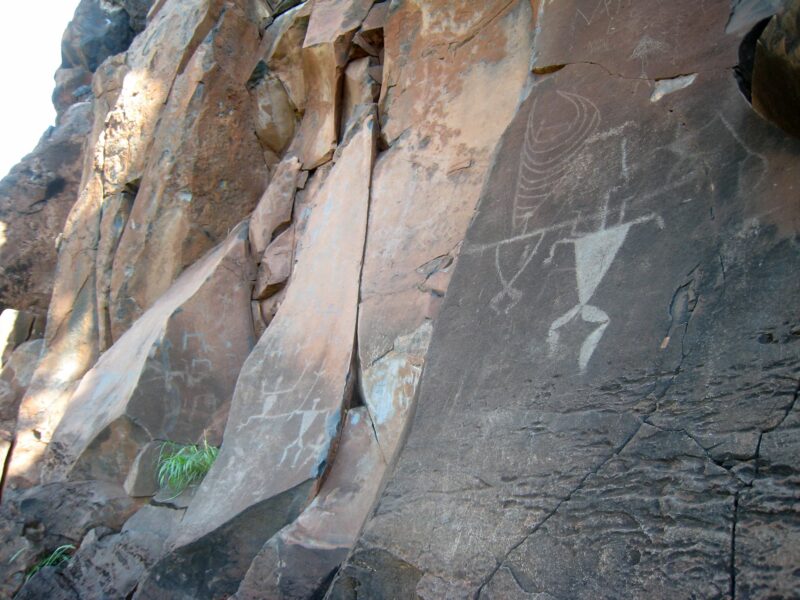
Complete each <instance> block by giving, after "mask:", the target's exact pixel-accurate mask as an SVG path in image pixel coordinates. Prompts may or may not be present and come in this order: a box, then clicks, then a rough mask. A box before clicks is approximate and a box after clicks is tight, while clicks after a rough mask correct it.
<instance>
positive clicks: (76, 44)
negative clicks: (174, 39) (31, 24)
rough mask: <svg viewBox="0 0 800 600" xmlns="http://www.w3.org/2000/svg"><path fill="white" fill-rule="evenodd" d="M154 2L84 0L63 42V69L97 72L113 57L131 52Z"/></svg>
mask: <svg viewBox="0 0 800 600" xmlns="http://www.w3.org/2000/svg"><path fill="white" fill-rule="evenodd" d="M152 4H153V0H110V1H109V0H81V3H80V4H79V5H78V8H77V9H76V10H75V16H74V17H73V19H72V21H71V22H70V24H69V25H68V26H67V30H66V31H65V32H64V37H63V38H62V40H61V59H62V60H61V62H62V65H61V66H62V67H64V68H70V67H83V68H85V69H87V70H89V71H92V72H94V70H95V69H97V67H98V66H100V63H101V62H103V61H104V60H105V59H106V58H108V57H109V56H111V55H113V54H118V53H120V52H124V51H125V50H127V49H128V46H130V44H131V42H132V41H133V38H134V36H135V35H136V34H137V33H139V32H140V31H142V30H143V29H144V26H145V18H146V17H147V11H148V10H149V9H150V6H151V5H152Z"/></svg>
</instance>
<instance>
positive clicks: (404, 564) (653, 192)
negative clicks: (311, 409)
mask: <svg viewBox="0 0 800 600" xmlns="http://www.w3.org/2000/svg"><path fill="white" fill-rule="evenodd" d="M594 4H595V3H583V2H579V1H577V0H576V1H574V2H572V1H570V2H562V3H549V4H546V5H543V8H542V15H541V17H540V19H541V20H540V22H539V26H540V27H541V31H542V35H541V36H540V37H538V38H537V41H536V51H537V56H538V57H556V58H555V59H554V60H553V61H552V62H550V60H547V61H545V62H542V63H538V64H542V65H554V64H561V65H564V64H567V66H564V67H563V68H561V69H558V70H555V71H552V72H551V73H542V74H538V75H535V76H534V78H533V81H535V85H532V86H530V87H529V88H528V89H529V92H528V94H527V98H526V99H525V101H524V102H523V103H522V105H521V106H520V108H519V110H518V112H517V115H516V116H515V117H514V119H513V121H512V122H511V124H510V126H509V127H508V129H507V131H506V133H505V134H504V136H503V138H502V140H501V142H500V145H499V147H498V148H497V151H496V154H495V156H496V158H495V161H494V164H493V166H492V169H491V172H490V175H489V178H488V180H487V182H486V185H485V187H484V189H483V191H482V193H481V201H480V204H479V205H478V208H477V212H476V216H475V218H474V220H473V222H472V223H471V225H470V228H469V231H468V233H467V238H466V241H465V242H464V245H463V248H462V249H461V252H460V255H459V258H458V261H457V263H456V264H455V269H454V272H453V275H452V277H453V278H452V282H451V283H450V285H449V288H448V293H447V296H446V297H445V299H444V304H443V306H442V308H441V311H440V313H439V317H438V320H437V323H436V329H435V333H434V335H433V338H432V341H431V346H430V350H429V352H428V358H427V360H426V365H425V373H424V375H423V378H422V383H421V387H420V390H419V401H418V404H417V409H416V414H415V416H414V422H413V426H412V428H411V431H410V433H409V436H408V440H407V442H406V445H405V447H404V449H403V451H402V454H401V455H400V457H399V460H398V463H397V466H396V468H395V470H394V473H393V475H392V477H391V480H390V481H389V483H388V484H387V487H386V490H385V492H384V493H383V495H382V497H381V500H380V502H379V504H378V507H377V509H376V511H375V514H374V516H373V517H372V518H371V519H370V521H368V522H367V524H366V526H365V529H364V532H363V533H362V535H361V538H360V540H359V542H358V544H357V545H356V547H355V549H354V551H353V553H352V554H351V556H350V558H348V560H347V562H346V563H345V565H344V566H343V568H342V570H341V571H340V573H339V576H338V578H337V580H336V582H335V583H334V588H333V590H332V591H331V592H330V594H329V597H330V598H354V597H359V598H360V597H365V598H366V597H422V598H445V597H447V598H462V597H464V598H467V597H470V598H493V597H503V598H528V597H570V598H595V597H674V596H678V597H680V596H691V595H700V596H703V597H719V596H730V597H733V596H734V595H738V594H737V591H741V590H745V589H747V590H753V593H754V595H755V594H756V591H758V594H760V595H765V596H766V595H767V594H768V593H770V592H772V593H774V594H776V595H780V594H781V593H786V590H788V589H790V588H791V586H796V585H797V582H796V575H795V574H790V568H789V567H788V563H789V562H791V559H792V556H793V554H792V552H791V550H789V549H790V548H793V547H795V546H796V545H797V543H796V540H797V531H796V527H795V524H796V514H795V510H794V508H793V505H792V504H791V502H790V501H789V495H790V494H791V492H789V490H790V489H794V488H793V487H792V486H793V485H794V486H796V483H793V482H794V481H795V480H794V474H793V471H792V470H791V469H790V470H786V469H784V468H783V467H782V466H781V465H783V464H784V463H785V461H786V459H785V458H783V457H780V456H778V455H776V454H775V453H774V452H773V451H772V450H770V451H769V454H768V455H765V456H768V458H766V459H765V461H766V462H767V463H768V464H770V465H771V464H774V465H775V466H774V467H769V469H768V470H767V471H765V472H764V473H763V475H762V468H763V466H764V463H760V462H759V456H760V455H761V450H760V448H766V447H765V446H764V443H765V441H766V440H768V439H773V440H774V439H776V438H777V437H778V432H779V431H780V432H781V434H780V435H783V436H787V438H786V439H790V438H791V435H793V431H794V430H793V429H792V428H790V427H789V422H788V421H789V418H788V417H787V415H788V414H789V413H790V412H791V411H792V410H793V407H794V399H795V398H796V389H797V388H796V385H797V373H798V367H800V362H799V361H800V355H798V353H797V351H796V348H795V345H796V341H797V339H798V338H797V336H796V335H795V333H792V332H796V331H797V330H798V327H800V323H798V321H797V314H796V311H794V312H793V309H792V308H791V307H789V306H787V305H786V303H785V298H790V297H795V296H796V295H797V294H798V293H799V292H800V288H798V281H797V278H796V277H794V276H793V274H794V273H796V271H797V265H798V264H800V253H799V252H798V249H797V246H796V244H795V243H794V241H793V240H795V239H796V236H797V232H798V230H800V212H798V206H797V203H796V202H793V201H792V200H790V197H789V195H787V194H786V193H785V190H786V189H789V188H790V187H791V186H792V185H793V183H792V180H791V176H790V175H789V172H790V171H791V167H790V165H792V164H794V163H795V162H796V161H797V159H798V157H800V145H798V144H797V143H795V142H793V141H792V140H791V139H789V138H788V137H787V136H785V135H783V134H782V133H781V132H779V131H778V130H776V129H775V128H773V127H771V126H769V125H768V124H766V123H764V122H762V121H761V120H760V119H759V118H758V116H757V115H756V114H755V113H754V112H753V111H752V109H751V108H750V106H749V105H748V104H747V103H746V101H745V100H744V98H743V97H742V96H741V94H740V93H739V90H738V89H737V84H736V82H735V80H734V78H733V77H732V75H731V72H730V70H729V69H728V68H727V67H724V65H721V60H723V59H724V56H725V52H727V50H726V49H728V48H734V49H735V48H736V47H737V45H738V42H739V41H740V39H741V38H740V37H739V38H738V39H732V38H736V36H732V35H730V34H725V33H723V32H724V29H725V23H726V20H727V18H728V16H729V15H728V7H727V5H726V6H725V7H723V6H722V5H719V6H717V7H715V8H712V7H709V11H707V12H706V13H704V14H703V15H700V16H699V17H698V18H699V19H700V17H702V19H706V20H707V22H706V25H705V27H704V29H703V31H704V32H705V33H703V34H697V36H696V38H694V39H693V40H692V43H691V44H689V43H688V41H686V40H685V38H684V36H686V35H688V33H687V32H686V31H685V30H684V29H681V28H678V29H675V28H674V20H675V13H674V10H676V7H675V6H673V5H670V7H669V10H666V9H665V7H664V6H661V5H660V4H659V3H658V2H655V1H654V2H640V3H634V4H629V5H623V4H620V5H614V6H613V7H609V11H610V12H609V14H606V13H605V11H603V12H602V14H601V11H599V10H598V11H596V12H595V13H594V14H593V19H588V18H587V19H585V20H584V19H580V15H578V16H577V17H576V15H577V14H578V9H583V8H586V7H589V6H593V5H594ZM687 7H688V4H687ZM586 16H587V17H589V16H592V15H589V14H588V13H587V14H586ZM579 19H580V20H579ZM702 19H700V20H702ZM390 20H391V17H390ZM587 21H589V22H587ZM642 23H647V24H648V28H647V33H646V35H647V36H654V35H656V33H658V32H663V36H664V37H663V39H661V41H662V43H663V44H664V45H663V48H662V49H660V50H659V49H654V50H653V52H654V54H653V55H652V56H651V57H649V59H648V61H647V65H646V66H645V69H646V70H645V73H646V76H648V77H654V76H661V75H665V76H667V75H670V76H674V77H678V76H683V75H685V74H686V73H687V72H691V71H695V70H696V71H697V76H696V78H694V79H693V80H692V81H691V82H688V83H687V82H685V81H684V82H683V83H684V84H685V85H680V86H674V87H672V88H671V89H670V90H669V91H670V93H666V94H662V95H660V96H659V97H657V98H656V97H654V94H653V92H654V91H655V90H656V89H657V82H655V81H647V80H644V79H627V78H626V77H618V76H615V75H611V74H610V73H614V74H616V73H620V74H623V75H626V76H627V74H628V73H634V71H632V70H630V71H629V69H633V68H634V65H633V64H632V61H630V60H629V58H628V57H629V56H630V53H631V50H630V49H631V48H636V47H638V45H639V44H640V43H641V40H642V39H643V36H645V34H644V33H642V31H643V30H642V27H641V25H642ZM692 27H693V28H694V27H695V25H692ZM565 30H569V31H572V32H573V35H570V36H569V37H568V38H567V39H564V37H563V35H561V34H560V32H563V31H565ZM609 30H618V31H619V33H618V34H615V36H614V38H613V39H614V40H615V43H614V44H613V45H611V44H609V45H608V46H607V47H606V48H605V49H604V47H603V46H602V43H603V41H604V40H607V39H608V38H607V31H609ZM708 32H715V33H714V34H713V35H712V34H709V33H708ZM545 34H546V35H545ZM659 35H662V34H659ZM617 36H619V37H620V38H621V39H619V40H618V41H616V40H617ZM653 48H655V46H654V47H653ZM673 49H674V50H673ZM590 56H591V57H592V58H591V59H589V58H587V57H590ZM704 57H705V58H704ZM601 58H603V60H604V61H606V62H605V63H603V65H602V66H600V65H594V64H592V65H587V64H568V63H572V62H575V63H578V62H580V61H583V60H592V61H594V60H600V59H601ZM537 60H538V59H537ZM543 60H544V59H543ZM734 62H735V60H734ZM641 64H642V61H641V60H640V61H639V66H641ZM668 67H669V69H670V70H669V71H668V70H667V68H668ZM651 69H652V70H651ZM639 73H641V71H637V72H636V74H637V75H638V74H639ZM662 85H663V84H662ZM662 89H663V88H662ZM377 179H378V178H377V173H376V181H377ZM782 190H783V191H782ZM371 217H372V215H371ZM370 236H371V232H370ZM370 239H372V238H371V237H370ZM362 319H363V317H362ZM360 331H361V328H360ZM476 340H480V342H479V343H476ZM363 356H364V355H362V359H363ZM454 374H457V375H455V376H454ZM784 427H785V431H784V429H782V428H784ZM773 432H774V437H773ZM786 444H787V442H782V445H784V446H785V447H787V448H788V446H786ZM787 452H790V450H788V449H787ZM773 461H774V462H773ZM751 485H752V487H751ZM773 486H774V487H773ZM773 491H775V492H776V494H772V492H773ZM795 491H796V490H795ZM759 494H761V495H760V496H759ZM768 494H769V498H770V500H769V501H766V500H765V498H766V496H767V495H768ZM743 500H746V502H747V508H746V511H747V512H746V515H747V517H748V518H749V519H750V520H749V521H748V524H747V526H746V528H744V529H743V528H742V526H741V523H742V521H741V519H742V514H743V513H742V512H741V510H742V506H743ZM760 503H761V508H756V506H758V505H759V504H760ZM767 513H768V514H769V517H768V518H767V517H765V516H764V515H765V514H767ZM745 532H746V533H745ZM748 536H752V537H751V538H750V539H748ZM770 544H781V545H784V547H785V548H786V549H787V550H786V551H785V552H782V553H781V552H774V553H773V552H771V551H770V550H767V549H766V548H772V547H777V546H771V545H770ZM756 548H760V550H757V549H756ZM743 549H746V551H743ZM732 565H734V567H733V569H732ZM776 573H778V574H779V581H774V582H772V581H770V576H771V575H770V574H776ZM745 586H748V587H745Z"/></svg>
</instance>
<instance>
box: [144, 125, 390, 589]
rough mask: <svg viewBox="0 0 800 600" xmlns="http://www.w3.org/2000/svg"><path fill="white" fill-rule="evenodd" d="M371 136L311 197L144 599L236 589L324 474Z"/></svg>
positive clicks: (358, 142) (365, 135) (334, 424)
mask: <svg viewBox="0 0 800 600" xmlns="http://www.w3.org/2000/svg"><path fill="white" fill-rule="evenodd" d="M375 138H376V125H375V117H374V115H369V116H368V117H367V118H365V120H364V123H363V125H362V127H361V129H360V131H359V132H358V133H357V134H356V135H355V136H354V137H353V138H352V140H351V141H350V143H349V144H348V145H347V146H346V147H345V148H344V150H343V152H342V154H341V156H340V157H339V159H338V161H337V162H336V163H335V165H334V166H333V168H332V170H331V172H330V175H329V176H328V177H327V179H326V180H325V183H324V184H323V186H322V187H321V188H320V189H319V191H318V192H317V193H316V194H315V197H314V199H313V208H312V209H311V211H310V216H309V217H308V222H307V225H306V227H305V231H304V233H303V236H302V238H301V240H300V245H301V246H302V250H301V251H300V252H299V253H298V262H297V264H296V266H295V270H294V273H293V275H292V280H291V283H290V285H289V287H288V288H287V292H286V297H285V300H284V302H283V304H282V306H281V308H280V310H279V311H278V314H277V315H276V317H275V319H274V320H273V321H272V323H271V324H270V326H269V327H268V329H267V330H266V332H265V333H264V334H263V335H262V336H261V339H260V340H259V342H258V344H257V345H256V347H255V349H254V350H253V352H252V353H251V354H250V356H249V357H248V359H247V361H246V363H245V365H244V367H243V368H242V372H241V374H240V376H239V380H238V382H237V384H236V391H235V394H234V400H233V404H232V407H231V413H230V416H229V418H228V424H227V427H226V429H225V434H224V441H223V444H222V448H221V450H220V454H219V457H218V458H217V460H216V462H215V463H214V466H213V467H212V468H211V470H210V471H209V473H208V475H206V477H205V479H204V480H203V482H202V483H201V484H200V487H199V488H198V491H197V494H196V496H195V498H194V500H193V501H192V504H191V505H190V506H189V509H188V510H187V513H186V516H185V518H184V520H183V522H182V523H181V526H180V528H179V530H178V531H177V532H176V534H175V536H174V537H173V539H172V541H171V546H172V548H173V550H172V551H171V552H170V554H169V555H167V556H166V557H165V558H164V559H162V561H160V562H159V563H158V564H157V565H156V566H155V567H154V568H153V570H151V572H150V574H149V576H148V577H147V579H146V580H145V582H143V584H142V585H141V586H140V588H139V591H138V592H137V594H138V595H139V596H137V597H141V598H211V597H218V596H219V595H224V594H231V593H234V592H235V591H236V588H237V587H238V585H239V581H240V579H241V578H242V577H243V576H244V574H245V571H246V570H247V568H248V566H249V564H250V562H251V561H252V559H253V557H254V556H255V554H256V553H257V552H258V550H259V549H260V548H261V546H262V545H263V544H264V543H265V542H266V541H267V540H268V539H269V538H270V537H272V535H274V534H275V533H276V532H277V531H279V530H280V529H282V528H283V527H284V526H286V525H287V524H288V523H290V522H291V521H293V520H294V518H295V517H296V516H297V514H299V512H300V510H302V508H304V507H305V506H306V504H307V503H308V501H309V500H310V499H311V498H310V497H309V494H312V496H313V492H314V491H315V488H316V486H317V485H318V484H319V478H320V477H321V476H322V475H323V473H324V472H325V471H326V466H327V462H328V460H329V456H330V454H331V451H332V445H333V444H334V443H335V440H336V439H337V436H338V433H339V429H340V427H341V419H342V412H343V410H344V403H345V402H346V401H347V394H348V391H349V389H350V387H349V386H350V385H351V381H350V380H349V378H350V377H351V364H352V360H353V345H352V343H353V340H354V337H355V328H356V311H357V304H358V282H359V277H360V272H361V258H362V256H363V246H364V237H365V235H366V223H367V208H368V200H369V181H370V172H371V168H372V163H373V157H374V153H375V141H376V140H375ZM243 456H246V457H247V460H244V461H243V460H242V457H243ZM257 515H262V516H261V517H259V520H258V522H257V523H253V519H255V518H256V516H257ZM223 535H224V537H223ZM259 536H263V537H260V538H259ZM220 561H223V562H220ZM223 565H224V567H225V571H224V574H220V573H217V571H218V570H219V569H220V568H222V567H223ZM212 572H214V573H215V575H214V578H213V579H211V578H209V574H210V573H212ZM187 581H189V582H191V584H190V585H187V584H186V582H187Z"/></svg>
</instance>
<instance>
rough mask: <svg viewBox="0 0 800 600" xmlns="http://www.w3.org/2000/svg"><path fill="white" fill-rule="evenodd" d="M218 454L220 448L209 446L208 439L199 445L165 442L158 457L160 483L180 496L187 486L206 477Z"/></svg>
mask: <svg viewBox="0 0 800 600" xmlns="http://www.w3.org/2000/svg"><path fill="white" fill-rule="evenodd" d="M218 454H219V448H215V447H214V446H209V445H208V442H207V441H206V440H203V443H202V444H199V445H195V444H188V445H185V446H184V445H181V444H175V443H173V442H165V443H164V444H163V445H162V446H161V454H160V456H159V458H158V483H159V485H160V486H161V487H162V488H163V487H169V488H170V489H171V490H172V491H173V492H175V495H176V496H179V495H180V494H182V493H183V491H184V490H185V489H186V488H187V487H189V486H190V485H192V484H193V483H197V482H198V481H200V480H201V479H203V477H205V475H206V473H208V471H209V469H210V468H211V465H213V464H214V461H215V460H216V459H217V455H218Z"/></svg>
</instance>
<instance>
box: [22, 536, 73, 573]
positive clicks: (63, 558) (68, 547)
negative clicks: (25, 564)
mask: <svg viewBox="0 0 800 600" xmlns="http://www.w3.org/2000/svg"><path fill="white" fill-rule="evenodd" d="M74 551H75V546H73V545H72V544H64V545H63V546H59V547H58V548H56V549H55V550H53V551H52V552H51V553H50V554H48V555H47V556H45V557H44V558H43V559H42V560H40V561H39V562H38V563H36V564H35V565H33V566H32V567H31V569H30V571H28V574H27V575H25V581H28V580H29V579H30V578H31V577H33V576H34V575H36V574H37V573H38V572H39V571H41V570H42V569H44V568H45V567H57V566H59V565H62V564H64V563H65V562H67V561H68V560H69V558H70V556H71V555H72V553H73V552H74Z"/></svg>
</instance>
